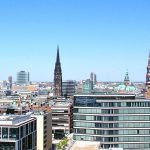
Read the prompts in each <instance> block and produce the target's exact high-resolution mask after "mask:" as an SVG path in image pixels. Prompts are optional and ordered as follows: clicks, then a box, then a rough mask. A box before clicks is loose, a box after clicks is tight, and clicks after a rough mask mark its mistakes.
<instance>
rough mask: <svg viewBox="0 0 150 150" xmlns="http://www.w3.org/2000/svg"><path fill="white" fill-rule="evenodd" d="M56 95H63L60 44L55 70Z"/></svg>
mask: <svg viewBox="0 0 150 150" xmlns="http://www.w3.org/2000/svg"><path fill="white" fill-rule="evenodd" d="M54 95H55V96H57V97H59V96H62V72H61V63H60V57H59V46H57V56H56V63H55V70H54Z"/></svg>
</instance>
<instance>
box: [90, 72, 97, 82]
mask: <svg viewBox="0 0 150 150" xmlns="http://www.w3.org/2000/svg"><path fill="white" fill-rule="evenodd" d="M90 80H91V81H93V84H96V83H97V77H96V74H95V73H93V72H91V74H90Z"/></svg>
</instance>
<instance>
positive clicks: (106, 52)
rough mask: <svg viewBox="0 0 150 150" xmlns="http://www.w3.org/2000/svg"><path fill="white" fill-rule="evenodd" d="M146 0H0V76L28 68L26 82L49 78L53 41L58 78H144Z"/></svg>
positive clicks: (148, 22) (148, 40)
mask: <svg viewBox="0 0 150 150" xmlns="http://www.w3.org/2000/svg"><path fill="white" fill-rule="evenodd" d="M149 6H150V1H148V0H144V1H140V0H139V1H138V0H133V1H130V0H126V1H125V0H124V1H121V2H120V1H119V0H114V1H111V0H105V1H104V0H102V1H98V0H95V1H90V0H83V1H79V0H77V1H69V0H65V1H54V0H51V1H48V0H46V1H44V2H41V1H39V0H36V1H29V0H26V1H19V0H14V1H11V0H8V1H1V2H0V19H1V24H0V29H1V36H0V50H1V59H0V64H1V67H0V71H1V75H0V80H6V79H7V78H8V76H10V75H12V76H13V81H14V80H16V74H17V72H19V71H21V70H25V71H27V72H30V75H31V81H51V82H52V81H53V78H54V76H53V73H54V67H55V60H56V52H57V45H59V49H60V51H59V52H60V60H61V66H62V77H63V80H70V79H73V80H83V79H87V78H90V73H91V72H94V73H96V75H97V80H98V81H123V80H124V76H125V72H126V71H127V70H128V72H129V77H130V80H131V82H132V81H144V82H145V80H146V67H147V63H148V55H149V49H150V37H149V35H150V31H149V26H150V16H149V14H150V9H149Z"/></svg>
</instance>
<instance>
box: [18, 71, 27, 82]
mask: <svg viewBox="0 0 150 150" xmlns="http://www.w3.org/2000/svg"><path fill="white" fill-rule="evenodd" d="M17 84H18V85H27V84H29V72H25V71H20V72H18V73H17Z"/></svg>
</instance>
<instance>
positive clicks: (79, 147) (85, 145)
mask: <svg viewBox="0 0 150 150" xmlns="http://www.w3.org/2000/svg"><path fill="white" fill-rule="evenodd" d="M99 146H100V142H90V141H76V142H75V143H74V144H73V146H72V148H71V150H99Z"/></svg>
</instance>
